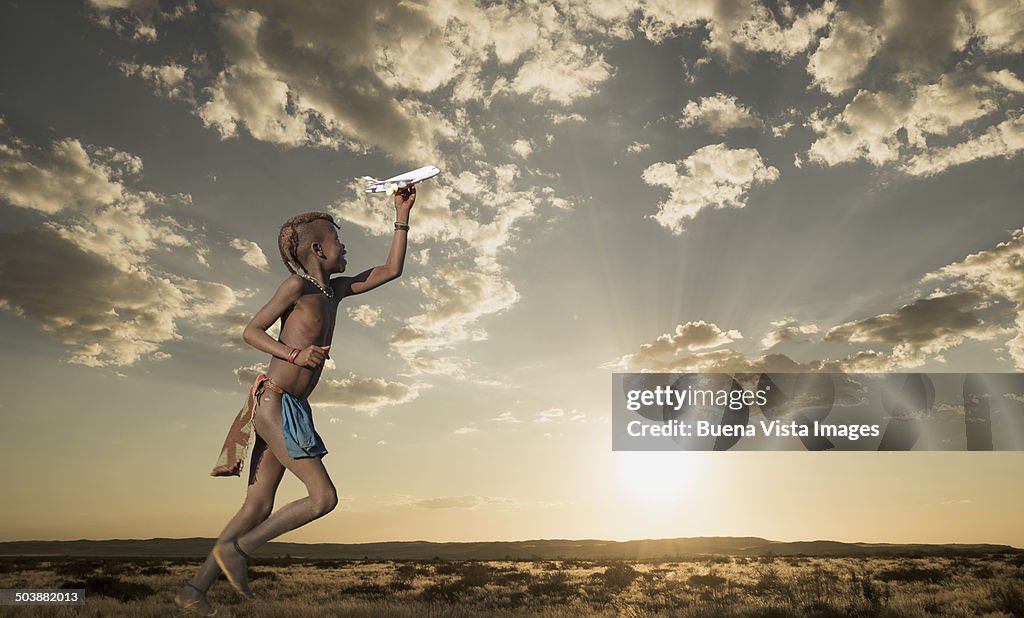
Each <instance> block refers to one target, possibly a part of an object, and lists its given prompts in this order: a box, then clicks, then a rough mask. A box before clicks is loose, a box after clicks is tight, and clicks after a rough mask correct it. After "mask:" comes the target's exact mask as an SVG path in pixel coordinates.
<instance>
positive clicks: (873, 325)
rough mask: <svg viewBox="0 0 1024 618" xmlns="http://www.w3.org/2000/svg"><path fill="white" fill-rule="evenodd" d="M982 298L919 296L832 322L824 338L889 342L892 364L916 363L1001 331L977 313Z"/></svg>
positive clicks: (972, 294)
mask: <svg viewBox="0 0 1024 618" xmlns="http://www.w3.org/2000/svg"><path fill="white" fill-rule="evenodd" d="M984 298H985V297H984V296H982V295H981V294H979V293H977V292H960V293H953V294H946V295H937V296H932V297H929V298H922V299H918V300H916V301H914V302H912V303H910V304H908V305H904V306H903V307H900V308H899V309H897V310H896V311H895V312H893V313H883V314H880V315H877V316H873V317H870V318H867V319H863V320H856V321H853V322H847V323H845V324H840V325H838V326H834V327H832V328H830V329H829V330H828V332H827V333H825V341H842V342H847V343H884V344H888V345H892V346H894V347H893V352H892V358H891V361H890V363H891V365H892V366H893V367H917V366H920V365H923V364H924V363H925V361H926V360H928V359H929V357H936V356H937V355H939V354H940V353H942V352H943V351H945V350H948V349H949V348H952V347H954V346H957V345H960V344H961V343H963V342H964V340H965V339H974V340H988V339H992V338H994V337H995V336H996V335H998V334H1000V333H1002V332H1004V330H1003V329H1002V328H1001V327H999V326H998V325H993V324H988V323H986V322H985V321H984V320H982V319H981V318H980V317H979V316H978V314H977V312H976V310H977V309H979V307H978V306H979V305H980V304H981V303H982V301H983V300H984Z"/></svg>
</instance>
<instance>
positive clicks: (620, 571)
mask: <svg viewBox="0 0 1024 618" xmlns="http://www.w3.org/2000/svg"><path fill="white" fill-rule="evenodd" d="M639 576H640V574H639V573H638V572H637V570H636V569H634V568H633V565H630V564H624V563H623V564H613V565H612V566H610V567H608V568H607V569H605V571H604V585H605V586H607V587H609V588H612V589H615V590H625V589H626V588H629V585H630V584H632V583H633V580H634V579H636V578H637V577H639Z"/></svg>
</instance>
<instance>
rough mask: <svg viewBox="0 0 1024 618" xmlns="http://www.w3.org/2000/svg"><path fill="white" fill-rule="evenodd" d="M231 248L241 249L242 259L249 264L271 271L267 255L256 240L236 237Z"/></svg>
mask: <svg viewBox="0 0 1024 618" xmlns="http://www.w3.org/2000/svg"><path fill="white" fill-rule="evenodd" d="M231 248H232V249H237V250H239V251H241V252H242V261H243V262H245V263H246V264H248V265H249V266H252V267H253V268H256V269H259V270H262V271H266V272H269V271H270V267H269V265H268V264H267V256H266V255H264V254H263V250H262V249H260V246H259V245H257V244H256V242H255V241H252V240H243V239H241V238H235V239H234V240H232V241H231Z"/></svg>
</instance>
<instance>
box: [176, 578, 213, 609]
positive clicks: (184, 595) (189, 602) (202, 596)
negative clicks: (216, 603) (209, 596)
mask: <svg viewBox="0 0 1024 618" xmlns="http://www.w3.org/2000/svg"><path fill="white" fill-rule="evenodd" d="M174 604H175V605H177V606H178V607H180V608H181V609H183V610H185V611H187V612H189V613H194V614H198V615H200V616H216V615H217V610H215V609H213V607H212V606H211V605H210V602H209V601H207V600H206V593H205V592H203V591H201V590H199V589H198V588H196V587H195V586H193V585H191V583H188V584H185V587H184V588H182V589H181V590H180V591H179V592H178V594H176V595H174Z"/></svg>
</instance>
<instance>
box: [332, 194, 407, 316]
mask: <svg viewBox="0 0 1024 618" xmlns="http://www.w3.org/2000/svg"><path fill="white" fill-rule="evenodd" d="M415 202H416V187H415V186H412V187H409V188H408V189H399V191H398V192H397V193H395V223H396V224H399V225H405V226H408V225H409V213H410V211H411V210H412V205H413V204H414V203H415ZM408 236H409V232H408V230H402V229H398V226H397V225H396V226H395V233H394V236H392V238H391V250H390V251H389V252H388V259H387V261H385V262H384V263H383V264H381V265H380V266H374V267H373V268H370V269H368V270H364V271H363V272H361V273H359V274H358V275H355V276H354V277H335V278H334V279H331V286H332V287H333V288H334V291H335V294H337V295H338V298H344V297H345V296H352V295H353V294H362V293H364V292H369V291H370V290H372V289H374V288H375V287H378V286H381V285H384V284H385V283H387V282H388V281H391V280H393V279H397V278H398V277H400V276H402V269H403V268H404V267H405V248H406V244H407V242H408Z"/></svg>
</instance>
